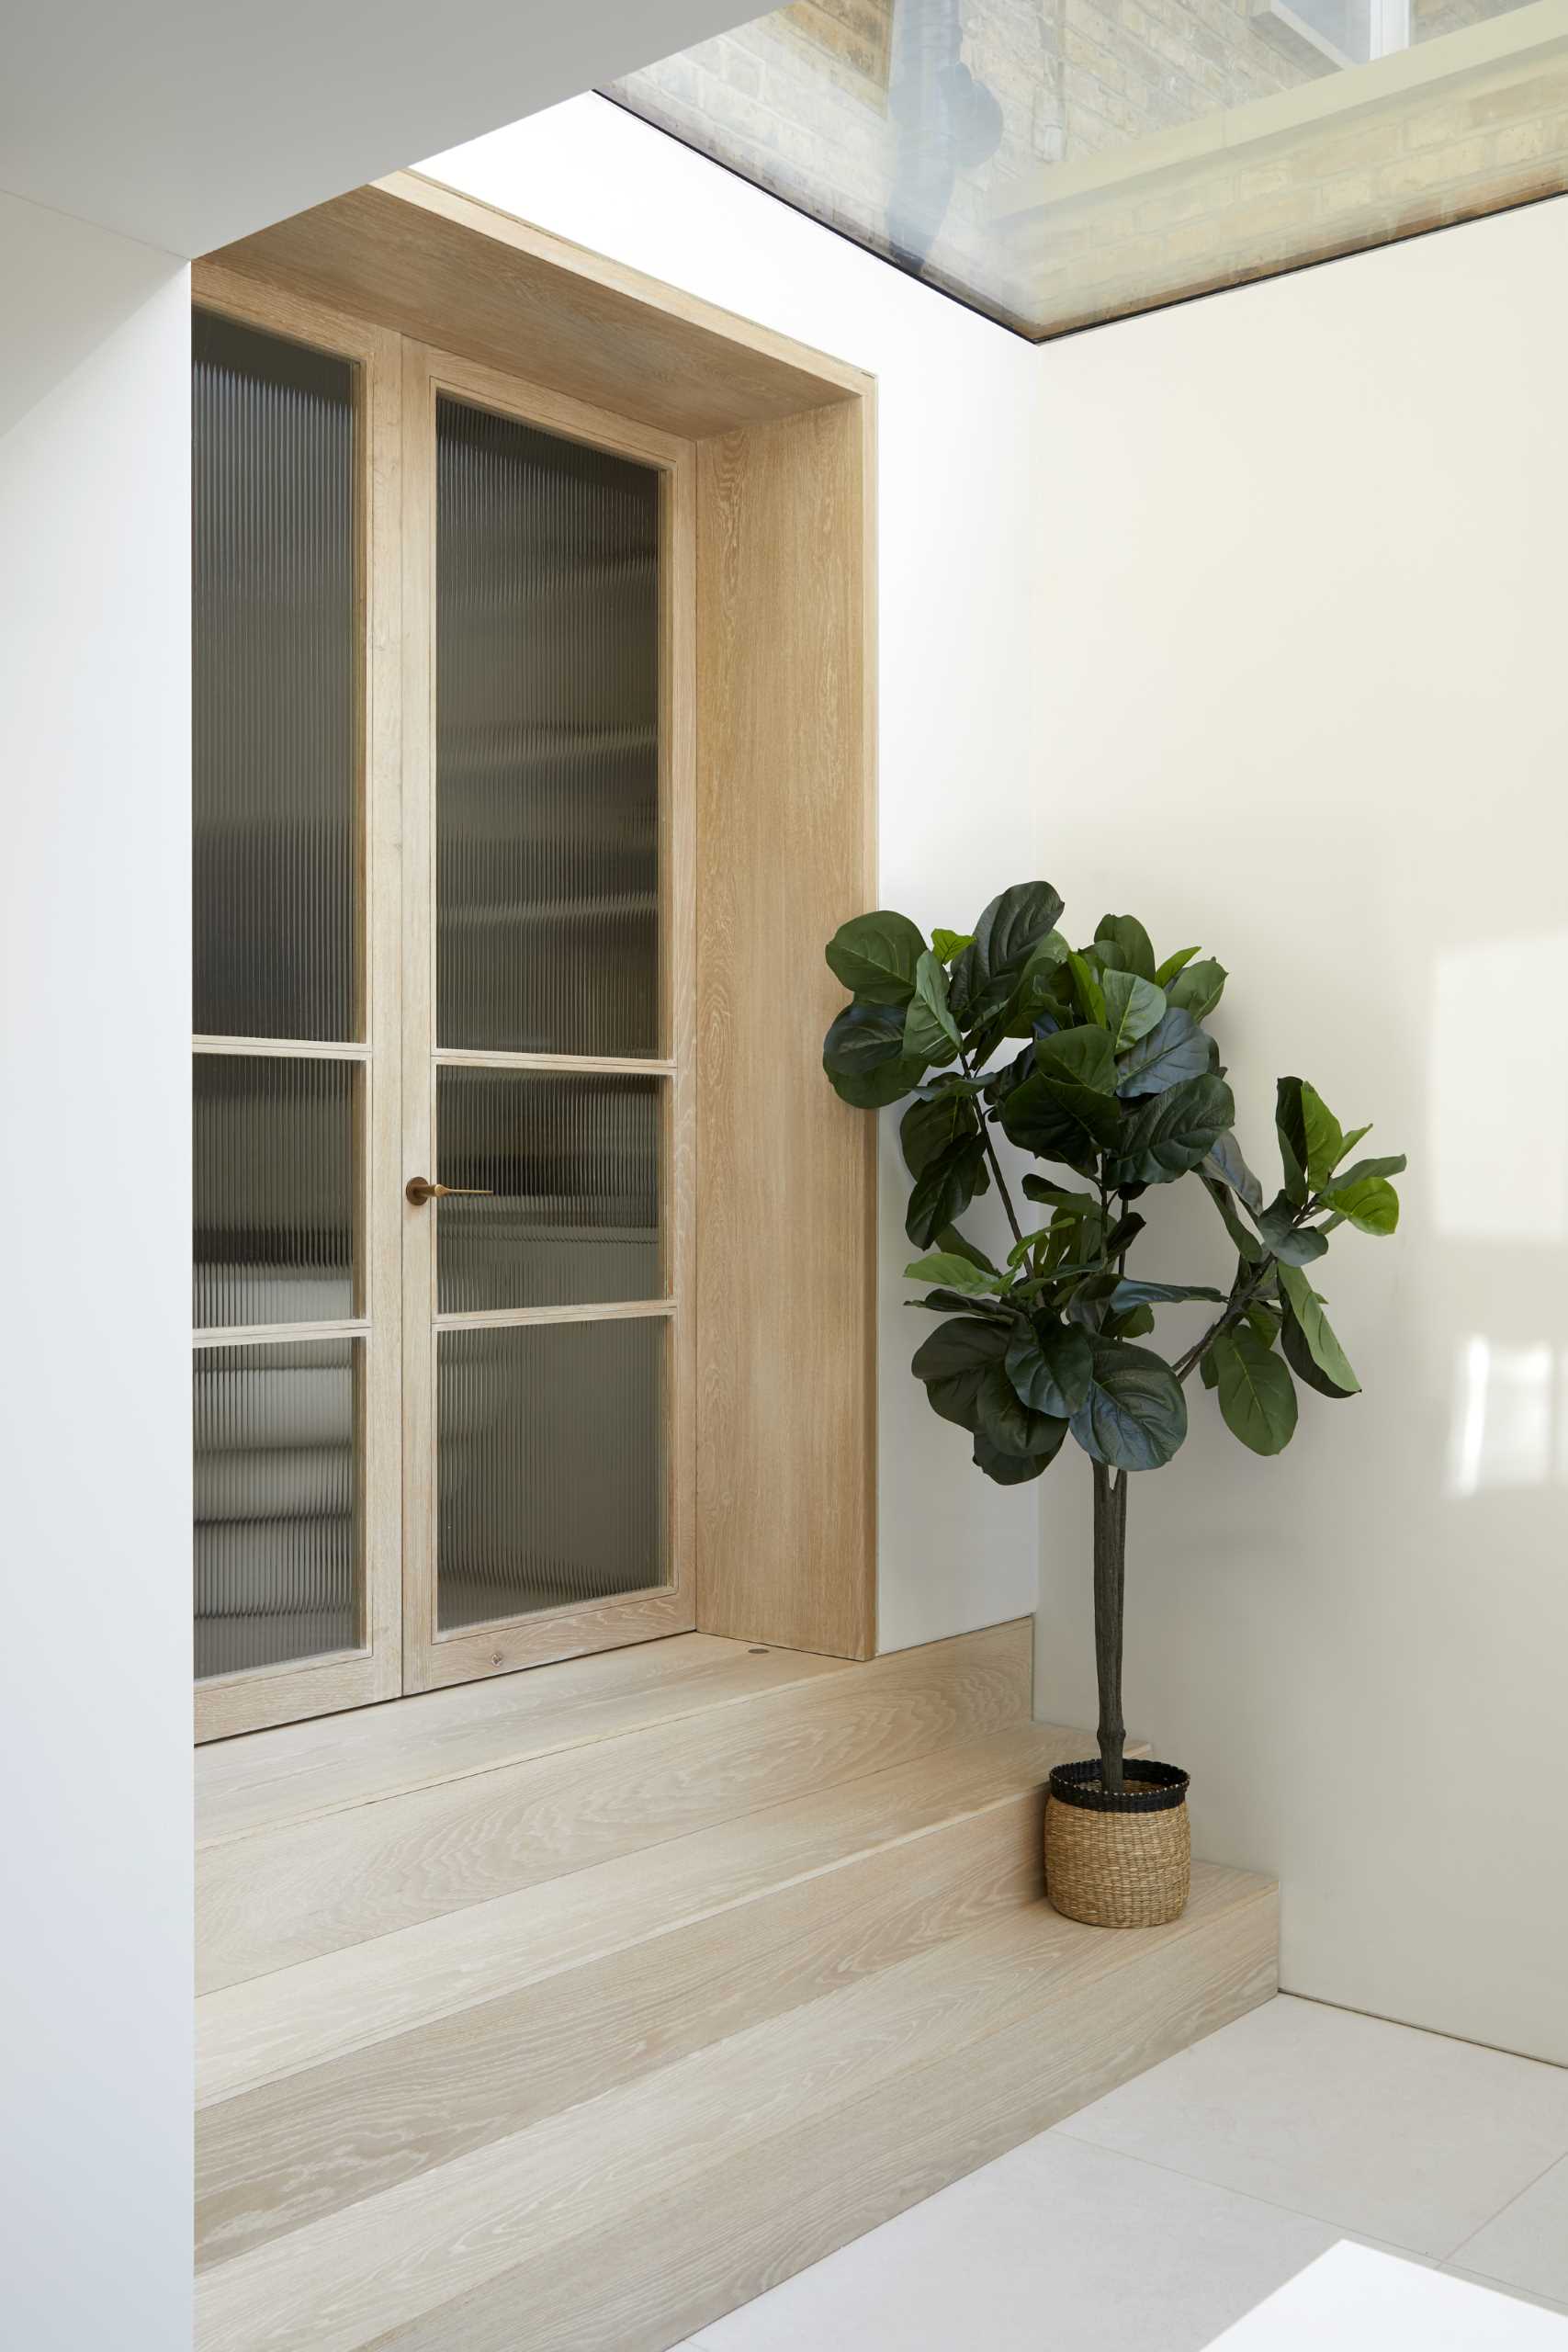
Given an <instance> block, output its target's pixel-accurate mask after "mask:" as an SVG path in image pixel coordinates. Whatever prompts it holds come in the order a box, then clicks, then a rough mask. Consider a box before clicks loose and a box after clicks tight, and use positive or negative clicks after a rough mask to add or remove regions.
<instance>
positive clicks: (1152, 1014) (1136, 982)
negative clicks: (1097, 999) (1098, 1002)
mask: <svg viewBox="0 0 1568 2352" xmlns="http://www.w3.org/2000/svg"><path fill="white" fill-rule="evenodd" d="M1100 994H1101V995H1102V996H1103V997H1104V999H1105V1025H1106V1027H1107V1028H1108V1029H1109V1030H1110V1032H1111V1048H1112V1050H1113V1052H1115V1053H1118V1054H1124V1053H1125V1052H1126V1051H1127V1049H1128V1047H1129V1046H1135V1045H1136V1044H1137V1042H1138V1040H1139V1038H1140V1037H1146V1036H1147V1035H1148V1034H1149V1031H1150V1030H1151V1029H1153V1028H1156V1027H1157V1025H1158V1024H1159V1023H1160V1022H1161V1021H1163V1020H1164V1018H1165V1009H1166V1007H1165V993H1164V990H1163V989H1156V986H1155V984H1154V982H1153V980H1141V979H1140V978H1138V975H1137V974H1136V972H1119V971H1112V972H1107V973H1106V975H1105V977H1104V978H1103V979H1102V980H1101V981H1100Z"/></svg>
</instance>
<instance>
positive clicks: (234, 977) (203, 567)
mask: <svg viewBox="0 0 1568 2352" xmlns="http://www.w3.org/2000/svg"><path fill="white" fill-rule="evenodd" d="M354 374H355V371H354V369H353V368H352V367H351V366H350V364H349V363H348V362H347V361H346V360H343V359H334V358H332V357H330V356H327V355H326V354H325V353H322V352H318V351H310V350H307V349H305V348H304V347H303V345H299V344H294V343H286V342H285V341H284V340H283V339H282V338H281V337H280V336H278V335H272V334H261V333H260V332H259V331H258V330H256V329H255V328H254V327H247V326H240V325H237V324H235V323H234V322H232V321H231V320H228V319H221V318H218V317H216V316H214V315H213V314H212V313H210V312H208V311H197V313H196V322H195V345H194V376H193V383H192V397H193V416H192V434H193V475H192V494H193V506H194V512H193V518H192V519H193V544H192V558H193V594H192V623H193V629H192V647H191V650H192V662H193V675H192V709H191V717H192V744H191V752H192V786H193V803H194V808H193V815H194V823H195V838H194V875H193V882H194V891H195V910H194V911H195V971H194V1000H195V1012H194V1026H195V1027H196V1029H197V1032H198V1033H199V1034H200V1035H207V1036H233V1037H317V1038H333V1039H336V1038H345V1037H352V1036H354V1035H355V1034H356V1032H355V1025H354V1024H355V927H356V910H355V889H356V884H355V874H356V869H357V865H358V860H357V856H356V854H355V848H356V844H355V831H356V826H357V821H358V820H357V815H356V802H357V786H356V768H357V752H356V745H355V739H356V732H357V719H356V703H357V699H358V671H359V662H358V650H357V645H356V623H355V402H354Z"/></svg>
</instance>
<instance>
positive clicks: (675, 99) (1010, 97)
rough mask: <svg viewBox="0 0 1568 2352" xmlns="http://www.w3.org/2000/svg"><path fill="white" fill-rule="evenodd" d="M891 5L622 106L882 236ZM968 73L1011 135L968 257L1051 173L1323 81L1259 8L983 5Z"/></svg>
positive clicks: (747, 51)
mask: <svg viewBox="0 0 1568 2352" xmlns="http://www.w3.org/2000/svg"><path fill="white" fill-rule="evenodd" d="M1462 4H1463V0H1461V5H1462ZM893 5H894V0H795V5H793V6H789V7H786V8H784V9H781V10H779V11H777V12H776V13H775V14H774V15H773V16H772V17H764V18H762V19H761V21H760V22H758V23H756V24H751V25H746V26H743V27H741V28H739V30H738V31H736V32H732V33H725V34H721V35H720V36H719V37H718V38H717V39H716V40H710V41H704V42H702V43H701V44H700V45H699V46H698V47H697V48H695V49H692V50H687V51H683V52H682V55H680V56H679V57H673V58H670V59H668V60H667V61H666V62H664V63H663V64H660V65H654V66H650V67H649V69H648V70H647V71H646V72H644V73H641V74H634V75H632V76H631V77H630V78H629V80H628V81H626V83H623V84H622V85H619V90H618V95H620V96H625V97H626V100H627V102H628V103H629V104H631V105H633V106H635V107H637V111H638V112H639V113H643V114H646V115H648V116H649V117H650V119H653V120H655V121H657V122H660V123H661V124H662V125H663V126H664V128H665V129H667V130H674V131H677V132H678V133H679V134H680V135H681V136H682V138H688V139H690V140H691V141H692V143H693V144H694V145H695V146H699V147H703V148H704V149H705V150H706V151H707V152H710V153H712V152H721V153H722V156H723V159H724V160H725V161H727V162H730V163H733V164H736V165H737V166H738V168H739V169H740V170H742V171H744V172H747V173H748V174H750V175H751V176H753V177H755V178H757V179H759V180H760V181H761V183H762V185H763V186H764V187H773V188H774V189H775V190H776V191H777V192H778V193H779V194H781V195H788V196H792V197H794V196H797V195H801V194H804V193H805V191H806V188H807V184H808V183H809V187H810V194H811V198H812V209H815V210H818V211H822V210H824V209H827V210H828V213H829V217H830V218H832V219H833V220H835V221H836V222H837V223H838V224H839V225H840V226H853V227H855V228H856V229H857V230H863V229H866V228H869V229H871V230H872V231H873V232H874V231H875V230H876V229H877V228H878V227H879V226H880V222H881V218H882V213H883V209H884V207H885V205H886V190H887V186H888V182H889V180H890V177H891V175H892V171H893V161H894V146H895V139H896V130H895V126H894V125H893V124H892V122H891V120H890V119H889V116H888V112H887V106H886V71H885V68H886V64H887V63H888V62H890V60H891V55H892V12H893ZM964 62H965V63H966V64H967V65H968V67H969V70H970V71H971V73H972V74H975V75H976V79H977V80H978V81H980V82H981V83H982V84H983V85H985V87H986V88H987V90H989V92H990V93H991V95H992V96H993V97H995V98H996V100H997V101H998V105H999V106H1000V108H1001V113H1002V123H1003V130H1002V138H1001V143H1000V145H999V147H998V150H997V152H996V153H995V155H994V156H993V157H992V158H991V159H990V160H989V161H988V162H987V164H984V165H982V166H981V167H980V168H979V169H978V170H976V171H975V172H973V173H972V174H969V175H965V176H964V179H963V180H962V181H961V183H960V185H959V187H957V188H956V189H955V191H954V196H953V209H952V212H951V214H950V217H949V220H948V221H947V223H946V224H945V231H944V238H943V245H944V249H946V248H948V247H951V248H953V251H955V252H965V253H967V252H970V251H972V250H973V246H974V241H975V240H976V239H980V238H984V237H987V235H989V233H990V231H991V226H992V224H993V223H994V221H995V220H996V219H997V218H998V215H1006V214H1007V213H1009V212H1010V211H1012V210H1014V209H1022V208H1025V207H1027V206H1029V205H1031V204H1032V203H1035V202H1037V201H1038V198H1039V195H1040V183H1041V167H1042V165H1044V164H1057V163H1060V162H1062V161H1063V160H1064V158H1065V157H1070V156H1075V155H1085V154H1095V153H1100V151H1101V150H1103V149H1105V148H1109V147H1115V146H1118V145H1121V144H1122V143H1124V142H1125V141H1127V140H1129V139H1134V138H1141V137H1144V136H1145V135H1146V134H1147V133H1148V132H1150V131H1154V130H1168V129H1169V128H1171V127H1172V126H1173V125H1175V124H1179V123H1184V122H1190V121H1193V120H1194V119H1198V118H1199V117H1201V116H1204V115H1210V114H1214V113H1217V112H1219V111H1221V110H1223V109H1224V107H1229V106H1235V105H1239V104H1241V103H1242V102H1243V101H1244V100H1246V99H1247V98H1253V97H1259V96H1264V95H1265V94H1266V93H1267V92H1269V91H1270V90H1279V89H1286V88H1289V87H1291V86H1292V85H1293V84H1295V83H1296V82H1298V81H1301V80H1303V79H1307V78H1310V75H1311V71H1312V69H1311V68H1305V67H1300V66H1295V65H1292V62H1290V61H1289V59H1287V58H1285V57H1283V56H1281V55H1280V53H1279V52H1278V51H1276V50H1274V49H1272V48H1271V47H1270V46H1269V43H1268V42H1267V41H1266V40H1263V39H1262V38H1260V37H1259V35H1258V31H1257V30H1256V28H1255V27H1254V26H1253V24H1252V22H1251V18H1250V15H1249V6H1248V0H985V4H984V6H974V7H972V8H971V9H970V10H969V11H968V14H967V16H966V19H965V32H964ZM715 119H717V120H719V121H721V122H722V123H723V124H724V126H725V129H724V137H723V141H722V150H716V147H715V143H714V140H713V133H712V127H711V126H712V123H713V121H714V120H715ZM824 198H826V207H825V205H824ZM951 258H952V254H949V259H950V260H951Z"/></svg>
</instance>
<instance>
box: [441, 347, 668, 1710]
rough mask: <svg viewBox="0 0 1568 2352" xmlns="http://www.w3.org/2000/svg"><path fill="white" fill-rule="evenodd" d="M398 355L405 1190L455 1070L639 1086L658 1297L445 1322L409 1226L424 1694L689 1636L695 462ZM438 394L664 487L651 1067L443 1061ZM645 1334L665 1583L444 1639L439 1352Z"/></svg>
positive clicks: (629, 431) (522, 388) (622, 426)
mask: <svg viewBox="0 0 1568 2352" xmlns="http://www.w3.org/2000/svg"><path fill="white" fill-rule="evenodd" d="M402 351H403V385H402V421H403V459H402V480H403V533H404V537H403V640H402V692H403V717H402V745H403V789H404V803H403V805H404V813H405V831H404V902H405V932H404V936H405V941H406V960H405V967H404V1032H403V1034H404V1039H405V1049H404V1064H403V1086H402V1104H403V1120H402V1151H403V1174H404V1180H405V1182H406V1181H407V1180H409V1179H412V1178H415V1177H419V1176H424V1177H427V1178H430V1179H434V1177H435V1175H436V1158H437V1148H438V1144H437V1136H436V1132H435V1117H436V1091H437V1078H438V1073H439V1071H440V1069H442V1068H443V1067H451V1066H454V1065H458V1066H468V1067H470V1068H481V1069H495V1070H515V1071H519V1072H528V1071H536V1072H557V1073H561V1074H570V1073H573V1072H575V1073H579V1074H582V1075H584V1076H588V1075H591V1074H592V1073H599V1074H601V1075H604V1074H608V1073H623V1074H636V1075H638V1076H641V1077H653V1078H656V1079H657V1080H659V1081H660V1090H661V1093H662V1095H663V1096H664V1098H665V1099H664V1102H663V1104H662V1118H661V1122H660V1136H661V1144H660V1175H659V1198H660V1217H661V1225H662V1235H661V1240H662V1251H663V1257H662V1263H663V1268H664V1283H663V1293H664V1295H662V1296H661V1297H660V1298H657V1299H648V1300H634V1301H626V1302H613V1303H609V1304H605V1305H594V1306H523V1307H508V1308H500V1309H494V1310H479V1311H473V1312H468V1313H461V1314H458V1313H442V1312H440V1311H439V1308H438V1299H437V1291H436V1263H435V1261H436V1250H437V1249H438V1247H439V1238H438V1237H439V1224H438V1218H439V1204H436V1203H426V1204H423V1205H412V1204H408V1203H407V1202H406V1201H405V1202H404V1204H403V1208H402V1269H403V1425H404V1453H403V1563H404V1567H403V1603H404V1623H403V1688H404V1689H405V1690H406V1691H428V1690H433V1689H436V1688H439V1687H441V1686H443V1685H445V1684H448V1683H453V1682H466V1681H470V1680H474V1679H479V1678H481V1677H484V1676H487V1675H494V1674H504V1673H508V1672H511V1671H513V1669H515V1668H519V1667H525V1666H536V1665H542V1664H544V1663H546V1662H547V1661H548V1660H551V1659H555V1658H562V1657H577V1656H581V1655H582V1654H583V1653H585V1652H588V1651H592V1650H600V1649H608V1648H612V1647H615V1646H618V1645H622V1644H625V1643H628V1642H637V1641H645V1640H649V1639H650V1638H652V1637H654V1636H656V1635H659V1634H675V1633H684V1632H688V1631H690V1630H691V1629H692V1628H693V1627H694V1624H695V1623H696V1603H695V1566H694V1487H695V1437H694V1429H695V1400H694V1351H695V1319H694V1289H695V1278H694V1263H693V1258H694V1250H693V1238H694V1209H695V1184H696V1170H695V1165H694V1162H695V1131H696V1106H695V1071H694V1026H695V1023H694V1002H693V999H694V971H695V912H694V892H695V877H694V861H695V845H694V804H695V782H694V775H695V744H694V700H695V691H694V665H695V600H696V592H695V578H694V572H695V563H694V545H695V452H694V448H693V447H692V445H691V444H690V443H689V442H686V441H683V440H681V439H679V438H677V437H676V436H674V435H671V434H667V433H662V432H660V431H658V430H656V429H654V428H652V427H650V426H649V425H646V424H635V423H632V422H630V421H628V420H627V419H626V418H624V417H620V416H615V415H612V414H610V413H607V412H605V411H603V410H600V409H597V408H593V407H591V406H589V405H587V404H586V403H584V402H581V401H575V400H571V399H569V398H566V397H565V396H563V395H561V394H559V393H556V392H553V391H550V390H547V389H545V388H544V387H541V386H537V385H532V384H529V383H526V382H525V381H523V380H521V379H518V378H516V377H514V376H511V375H508V374H502V373H501V372H499V371H497V370H495V369H493V368H488V367H484V366H481V365H479V363H477V362H474V361H471V360H468V359H463V358H458V357H457V356H453V355H451V354H448V353H444V352H441V351H437V350H434V349H433V348H432V347H430V346H429V345H424V344H422V343H418V342H415V341H412V340H405V341H404V343H403V345H402ZM442 393H449V394H451V395H453V396H454V397H455V398H457V399H458V400H461V401H466V402H468V403H469V404H471V405H473V406H475V407H479V408H483V409H487V410H490V411H491V412H493V413H497V414H500V415H502V416H506V417H510V418H513V419H515V420H517V421H520V422H521V423H524V424H529V425H533V426H536V427H537V428H539V429H541V430H542V431H544V432H547V433H549V434H553V435H558V436H560V437H562V438H565V439H568V440H575V441H581V442H584V443H587V444H590V445H591V446H592V447H596V448H599V449H603V450H606V451H609V452H611V453H613V454H614V455H615V456H617V457H621V458H629V459H631V460H633V461H635V462H637V463H638V464H641V465H644V466H648V467H649V468H651V469H656V470H657V471H658V473H659V474H660V624H659V625H660V695H659V703H660V711H659V728H658V745H659V820H658V822H659V898H660V955H659V971H660V1051H659V1055H658V1057H655V1058H648V1059H642V1058H630V1057H627V1058H619V1057H605V1056H579V1055H570V1054H550V1053H498V1052H491V1051H472V1052H470V1051H467V1050H465V1049H463V1048H461V1047H457V1046H440V1045H439V1044H438V1043H437V1035H438V1032H437V1026H436V1005H435V985H436V980H435V975H436V937H435V880H436V876H435V820H436V794H437V790H438V783H437V778H436V775H435V765H436V762H435V748H436V726H435V696H436V693H437V691H438V684H437V679H436V675H435V633H436V612H435V564H436V519H437V518H436V513H435V453H436V440H435V432H436V401H437V398H438V396H439V395H440V394H442ZM626 1317H643V1318H656V1319H658V1320H659V1321H660V1322H661V1323H662V1324H663V1326H664V1329H665V1340H664V1350H665V1355H664V1397H665V1426H664V1441H665V1480H664V1491H665V1512H666V1528H665V1547H666V1558H667V1561H668V1566H669V1577H670V1580H669V1581H668V1582H667V1583H664V1584H660V1585H650V1586H649V1588H648V1589H644V1590H640V1591H637V1592H633V1593H627V1594H617V1595H615V1596H614V1597H613V1598H609V1599H605V1600H594V1601H587V1602H581V1603H574V1604H571V1605H569V1606H566V1607H561V1608H555V1609H545V1610H540V1611H536V1612H533V1613H530V1614H528V1615H525V1616H516V1617H510V1618H505V1619H502V1620H499V1621H497V1622H495V1623H487V1624H483V1625H479V1626H478V1627H475V1626H465V1627H463V1628H461V1629H457V1630H453V1631H449V1632H446V1633H443V1632H442V1631H441V1628H440V1623H439V1615H438V1591H437V1582H438V1577H437V1565H438V1559H439V1543H440V1531H439V1526H438V1523H437V1521H438V1507H439V1494H438V1479H437V1476H436V1446H437V1442H438V1436H437V1412H436V1399H437V1382H436V1353H437V1348H438V1344H439V1338H440V1334H441V1333H442V1332H443V1331H451V1330H461V1329H503V1328H507V1327H514V1326H521V1325H530V1324H531V1325H539V1324H561V1323H581V1322H586V1321H594V1320H604V1319H622V1318H626Z"/></svg>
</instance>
